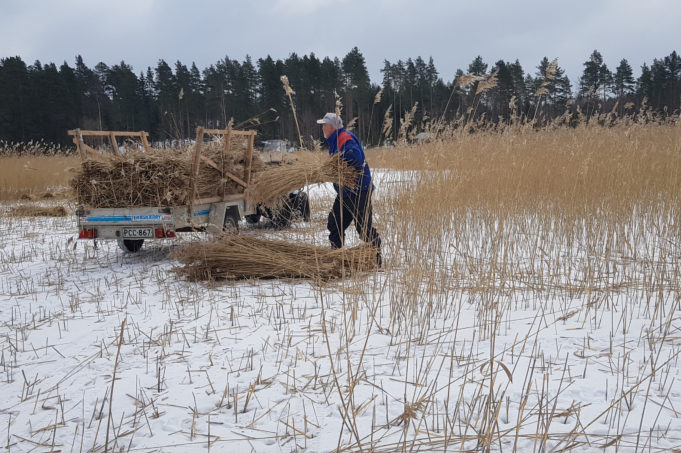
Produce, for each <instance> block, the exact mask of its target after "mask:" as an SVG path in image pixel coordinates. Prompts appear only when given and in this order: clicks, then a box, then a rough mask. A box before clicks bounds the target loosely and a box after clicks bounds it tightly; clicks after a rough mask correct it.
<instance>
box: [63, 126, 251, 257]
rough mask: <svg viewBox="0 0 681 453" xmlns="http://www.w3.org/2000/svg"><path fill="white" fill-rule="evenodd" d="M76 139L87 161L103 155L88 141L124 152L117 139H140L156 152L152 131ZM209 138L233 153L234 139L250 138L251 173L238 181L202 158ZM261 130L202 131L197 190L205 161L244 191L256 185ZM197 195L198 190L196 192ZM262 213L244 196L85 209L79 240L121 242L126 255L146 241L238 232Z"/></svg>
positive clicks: (195, 163) (195, 167)
mask: <svg viewBox="0 0 681 453" xmlns="http://www.w3.org/2000/svg"><path fill="white" fill-rule="evenodd" d="M68 133H69V134H70V135H71V136H73V141H74V144H75V145H76V148H77V150H78V152H79V154H80V157H81V159H82V160H83V161H85V160H87V159H88V158H89V157H90V155H92V154H93V153H99V151H98V150H96V149H94V148H92V147H90V146H88V145H87V144H85V142H84V139H83V137H87V136H90V137H93V136H94V137H104V138H108V139H109V140H110V142H111V147H110V150H111V152H114V153H118V152H120V150H119V148H118V144H117V141H116V137H118V136H124V137H139V138H140V139H141V141H142V146H143V149H144V150H146V151H147V152H149V151H150V148H149V145H148V141H147V133H146V132H143V131H142V132H116V131H114V132H111V131H82V130H80V129H75V130H71V131H68ZM206 135H222V136H224V138H225V139H224V143H225V145H224V146H225V150H226V151H229V146H230V137H231V136H233V135H242V136H246V138H247V140H248V149H247V153H248V154H247V156H246V162H247V168H246V170H245V174H244V175H241V176H237V175H234V174H232V173H231V172H229V171H227V170H226V169H221V168H218V164H217V163H215V162H213V161H212V160H211V159H210V158H208V157H206V156H203V155H201V147H202V143H203V138H204V136H206ZM254 139H255V131H235V130H231V128H228V129H203V128H201V127H199V128H198V129H197V135H196V143H195V145H194V155H193V160H192V173H191V174H192V178H193V181H192V187H193V186H194V184H195V181H196V179H197V178H198V174H199V170H200V167H201V166H200V165H199V164H200V162H204V163H205V164H207V165H209V166H211V167H214V168H215V169H217V170H220V171H221V172H222V174H223V175H224V176H226V177H228V178H230V179H232V180H233V181H235V182H236V183H238V184H239V185H241V186H243V187H244V189H246V188H247V187H248V185H249V184H250V182H251V166H252V161H253V143H254ZM192 193H194V191H193V192H192ZM257 214H258V208H257V206H255V205H253V204H252V203H249V202H248V201H247V200H246V198H245V196H244V194H243V193H240V194H223V195H222V196H220V197H213V198H204V199H195V198H194V197H192V200H191V203H189V204H188V205H182V206H171V207H164V206H149V207H134V208H122V207H113V206H112V207H107V208H90V207H87V206H79V207H78V208H77V210H76V217H77V225H78V238H79V239H86V240H116V241H117V242H118V246H119V247H120V248H121V249H122V250H124V251H126V252H137V251H139V250H140V248H141V247H142V244H143V243H144V242H145V241H149V240H168V239H175V238H176V237H177V233H181V232H190V231H205V232H209V233H220V232H234V231H237V230H238V224H239V221H240V220H241V219H242V218H244V217H245V216H248V218H249V219H252V218H253V216H255V215H257Z"/></svg>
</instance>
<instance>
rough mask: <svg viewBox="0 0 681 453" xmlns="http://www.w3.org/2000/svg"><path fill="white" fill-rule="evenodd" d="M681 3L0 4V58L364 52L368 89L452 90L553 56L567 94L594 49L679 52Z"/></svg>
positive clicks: (634, 59) (84, 0)
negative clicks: (415, 67)
mask: <svg viewBox="0 0 681 453" xmlns="http://www.w3.org/2000/svg"><path fill="white" fill-rule="evenodd" d="M680 24H681V1H679V0H572V1H563V2H557V1H552V0H477V1H474V0H473V1H472V0H466V1H459V0H449V1H446V0H422V1H413V0H412V1H407V0H242V1H232V0H223V1H219V0H194V1H188V0H108V1H99V0H0V57H8V56H15V55H19V56H21V57H22V58H23V59H24V61H26V62H27V63H29V64H30V63H33V62H34V61H35V60H40V61H41V62H43V63H46V62H55V63H57V64H61V63H62V62H64V61H66V62H68V63H69V64H70V65H72V66H73V63H74V60H75V56H76V55H77V54H80V55H82V56H83V58H84V60H85V63H86V64H87V65H88V66H90V67H93V66H95V65H96V64H97V63H98V62H100V61H103V62H105V63H107V64H109V65H112V64H117V63H119V62H120V61H121V60H125V62H126V63H128V64H132V66H133V68H134V70H135V72H137V73H139V72H140V71H141V70H145V69H146V67H147V66H152V67H154V66H155V65H156V63H157V61H158V59H160V58H163V59H165V60H166V61H167V62H168V63H170V64H171V65H172V64H173V63H174V62H175V61H177V60H180V61H182V62H183V63H185V64H187V65H189V64H191V62H196V64H197V66H198V67H199V69H203V68H205V67H206V66H209V65H211V64H213V63H215V62H216V61H217V60H219V59H221V58H224V57H225V56H229V57H230V58H232V59H237V60H240V61H241V60H243V59H244V58H245V56H246V55H247V54H248V55H251V56H252V57H253V59H254V60H257V59H258V58H261V57H265V56H266V55H268V54H269V55H271V56H272V57H273V58H282V59H284V58H286V57H287V56H288V55H289V54H290V53H291V52H296V53H298V54H299V55H301V56H302V55H304V54H309V53H310V52H314V53H315V54H316V55H317V56H318V57H320V58H322V57H324V56H330V57H339V58H342V57H343V56H344V55H345V54H347V53H348V51H349V50H350V49H352V47H354V46H357V47H359V49H360V51H361V52H362V53H363V55H364V57H365V59H366V63H367V67H368V69H369V73H370V75H371V78H372V81H373V82H375V83H380V81H381V73H380V69H381V68H382V66H383V60H384V59H387V60H389V61H391V62H393V63H394V62H396V61H397V60H398V59H402V60H406V59H407V58H409V57H412V58H415V57H417V56H419V55H420V56H422V57H423V58H424V59H425V60H426V61H427V59H428V57H430V56H432V57H433V59H434V60H435V66H436V67H437V69H438V71H439V72H440V76H441V77H442V78H443V79H444V80H445V81H451V80H452V79H453V76H454V73H455V71H456V70H457V69H458V68H461V69H463V70H464V71H465V70H466V69H467V67H468V64H469V63H470V62H471V61H472V60H473V58H475V56H477V55H482V57H483V58H484V60H485V62H487V63H489V64H490V65H492V64H493V63H494V62H496V61H497V60H499V59H503V60H507V61H514V60H515V59H518V60H520V63H521V64H522V66H523V68H524V69H525V71H526V72H531V73H532V74H534V72H535V67H536V66H537V64H538V62H539V60H540V59H541V58H542V57H544V56H547V57H548V58H549V60H551V59H553V58H555V57H558V62H559V65H560V66H561V67H562V68H564V69H566V72H567V74H568V76H569V77H570V80H571V81H572V84H573V89H574V87H575V86H576V84H577V81H578V77H579V75H580V74H581V71H582V64H583V62H584V61H585V60H586V59H587V58H588V57H589V55H590V54H591V52H592V51H593V50H594V49H598V50H599V51H600V52H601V53H602V54H603V57H604V59H605V62H606V64H607V65H608V67H609V68H610V69H611V70H613V71H614V69H615V68H616V67H617V65H618V64H619V61H620V60H621V59H622V58H627V59H628V60H629V62H630V64H631V65H632V67H633V68H634V74H635V75H636V76H638V74H639V73H640V66H641V64H642V63H643V62H644V61H645V62H648V63H650V62H652V60H653V58H661V57H664V56H666V55H668V54H669V53H671V51H672V50H676V51H677V52H679V51H681V37H680V36H681V32H680V28H681V27H680V26H679V25H680Z"/></svg>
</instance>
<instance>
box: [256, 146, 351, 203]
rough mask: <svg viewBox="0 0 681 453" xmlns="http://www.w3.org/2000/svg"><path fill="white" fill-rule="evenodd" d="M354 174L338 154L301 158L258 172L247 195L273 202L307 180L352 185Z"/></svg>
mask: <svg viewBox="0 0 681 453" xmlns="http://www.w3.org/2000/svg"><path fill="white" fill-rule="evenodd" d="M357 177H358V173H357V170H356V169H355V168H353V167H352V166H351V165H350V164H348V163H347V162H346V161H345V160H343V159H341V158H340V156H339V155H338V154H335V155H333V156H331V157H329V158H325V159H301V160H298V161H296V162H295V163H294V164H292V165H289V166H282V167H275V168H269V169H266V170H264V171H262V172H261V173H259V174H258V175H257V176H256V178H255V182H254V184H252V185H251V186H250V187H249V188H248V190H246V197H247V198H248V200H249V201H252V202H254V203H262V204H264V205H267V206H273V205H275V204H276V203H277V201H278V200H279V199H281V197H282V196H284V195H286V194H288V193H290V192H292V191H294V190H297V189H300V188H301V187H304V186H307V185H309V184H320V183H325V182H332V183H336V184H338V185H339V186H342V187H349V188H354V187H355V186H356V184H357Z"/></svg>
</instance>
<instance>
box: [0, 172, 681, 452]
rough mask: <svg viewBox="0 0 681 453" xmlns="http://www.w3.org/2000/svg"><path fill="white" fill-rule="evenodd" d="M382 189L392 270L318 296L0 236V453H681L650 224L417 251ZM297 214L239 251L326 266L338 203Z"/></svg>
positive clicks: (389, 180)
mask: <svg viewBox="0 0 681 453" xmlns="http://www.w3.org/2000/svg"><path fill="white" fill-rule="evenodd" d="M376 176H377V186H378V187H379V192H378V193H377V203H376V205H377V206H376V210H377V225H378V227H379V230H381V232H382V233H383V234H384V243H385V250H384V256H385V262H386V266H385V269H383V270H381V271H379V272H374V273H371V274H366V275H357V276H352V277H351V278H348V279H345V280H342V281H333V282H326V283H323V284H316V283H314V282H311V281H306V280H297V281H287V280H265V281H239V282H216V283H215V284H207V283H189V282H186V281H184V280H182V279H181V278H180V277H178V276H177V275H175V274H174V273H173V272H172V268H173V267H174V266H175V265H176V263H174V262H172V261H170V260H169V259H168V258H167V255H168V253H169V251H170V250H171V249H172V247H174V245H172V244H171V243H164V244H160V243H152V244H145V246H144V247H143V249H142V250H141V251H140V252H139V253H137V254H124V253H123V252H121V250H119V249H118V247H117V246H116V244H115V243H112V242H100V243H98V244H97V248H95V247H94V246H93V244H92V243H91V242H86V241H78V240H75V220H74V217H73V216H69V217H66V218H39V219H29V218H11V217H6V216H4V215H3V216H1V217H0V232H1V234H2V238H3V240H2V241H1V242H0V349H1V351H2V354H1V357H0V439H1V442H0V443H1V444H2V446H3V447H6V448H7V449H8V451H47V450H50V449H53V450H60V451H104V449H105V444H106V441H107V439H108V446H109V447H108V448H109V450H112V451H113V450H116V451H118V450H119V449H123V450H124V451H127V450H130V451H177V452H182V451H199V450H206V451H208V450H210V451H230V452H231V451H258V452H260V451H265V452H266V451H298V450H305V451H331V450H335V449H336V448H338V447H340V448H341V449H344V450H352V451H360V450H363V451H368V450H371V449H373V451H396V450H402V449H405V450H411V449H412V448H414V449H416V450H421V451H424V450H448V451H459V450H460V449H461V448H465V449H484V448H487V447H488V448H489V449H491V450H492V451H513V450H514V449H517V451H541V450H547V451H551V450H562V449H568V450H569V449H575V450H578V451H603V450H604V449H605V450H606V451H610V450H612V451H614V450H616V449H618V450H619V451H634V450H641V451H643V450H645V451H669V450H671V449H673V448H681V382H678V381H681V379H680V378H681V376H679V369H680V368H679V360H678V359H679V354H681V310H680V309H679V308H680V300H681V292H680V290H679V278H680V275H679V271H680V270H681V266H680V265H679V261H680V260H681V247H680V245H679V238H678V237H673V235H672V234H671V233H670V232H668V231H666V230H665V228H664V220H663V221H662V223H656V222H650V224H649V223H648V222H647V221H642V222H639V223H636V224H635V225H634V226H636V225H638V226H641V225H643V226H642V227H641V228H643V229H645V228H648V230H644V231H640V230H636V231H634V232H633V233H631V235H629V233H628V231H630V230H627V228H629V227H632V225H633V224H631V225H630V224H624V225H623V226H622V228H623V230H622V231H624V233H623V234H624V235H625V236H624V237H625V238H627V241H628V242H627V243H628V244H629V247H628V248H627V247H620V245H621V243H622V242H621V240H616V239H612V238H600V239H599V238H596V239H593V238H592V237H591V236H593V235H592V233H591V232H590V231H589V230H588V225H585V226H584V227H583V228H584V229H583V230H579V229H577V231H582V232H583V235H582V236H579V235H577V236H575V237H574V238H573V240H572V241H571V242H570V243H568V244H563V243H562V242H561V243H560V244H552V245H551V244H544V243H543V242H542V241H544V240H545V239H546V237H545V236H540V235H539V234H538V233H537V231H538V230H539V229H541V225H538V224H535V223H534V222H537V221H538V220H537V219H532V218H530V219H528V220H527V221H526V222H523V221H518V222H517V224H514V225H505V226H503V227H502V225H497V224H495V223H489V222H486V221H484V219H483V218H482V217H480V218H478V217H475V216H474V215H472V216H471V217H470V218H467V219H464V220H460V223H458V224H457V225H459V226H460V229H459V230H456V231H454V230H452V229H450V228H443V229H442V233H441V234H440V233H438V234H439V236H437V235H436V237H435V236H434V237H430V236H428V237H425V236H423V235H420V236H419V233H418V231H417V232H413V231H411V230H410V231H399V229H400V228H399V227H400V225H403V224H404V222H405V220H404V219H399V218H397V217H399V215H400V214H399V213H396V212H391V211H390V210H388V209H385V208H380V207H379V206H380V205H379V203H380V202H381V201H382V200H388V199H392V200H395V199H398V198H399V197H406V196H408V192H409V190H407V189H408V188H409V187H411V186H413V184H414V183H415V180H416V179H418V175H417V174H410V173H396V172H376ZM310 195H311V197H312V201H313V218H312V222H311V223H310V224H305V223H302V222H301V223H297V224H295V225H294V226H293V227H292V228H291V229H290V230H284V231H274V230H270V229H267V228H265V227H263V226H257V227H250V226H248V225H246V224H242V225H241V227H242V234H267V235H271V236H274V237H282V238H288V239H291V240H304V241H308V242H316V243H318V244H320V246H326V233H325V225H326V211H327V209H328V207H329V206H330V203H331V200H332V194H331V193H330V190H329V188H328V187H316V188H313V189H311V190H310ZM390 206H394V205H392V204H391V205H390ZM6 207H8V205H5V206H2V207H0V209H3V210H4V208H6ZM393 216H394V217H393ZM418 221H420V220H419V219H411V222H412V223H411V224H409V225H412V226H413V222H418ZM422 221H423V222H428V219H423V220H422ZM447 223H448V222H447V221H446V220H444V219H443V221H442V224H443V225H445V226H446V225H447ZM490 225H492V226H493V227H490ZM494 225H496V227H494ZM461 226H465V227H466V228H465V229H461ZM404 229H408V228H404ZM434 230H435V231H438V230H437V227H435V228H434ZM349 236H350V241H351V242H352V243H355V242H356V241H357V237H356V235H355V233H354V232H350V233H349ZM403 236H404V238H403ZM197 237H198V238H201V237H202V236H201V235H196V236H192V237H188V236H184V239H185V240H187V239H192V238H197ZM632 238H636V242H633V241H634V239H632ZM601 239H602V240H601ZM613 241H614V242H613ZM511 244H512V246H511ZM598 244H605V245H607V244H616V245H617V246H616V247H612V248H610V247H604V248H603V249H597V248H595V245H598ZM540 250H541V251H540ZM535 255H536V256H535ZM509 270H512V272H511V271H509ZM114 374H115V381H114V380H113V376H114Z"/></svg>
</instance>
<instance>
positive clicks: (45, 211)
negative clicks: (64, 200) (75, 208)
mask: <svg viewBox="0 0 681 453" xmlns="http://www.w3.org/2000/svg"><path fill="white" fill-rule="evenodd" d="M7 215H8V216H10V217H65V216H66V215H67V212H66V209H65V208H64V207H63V206H37V205H19V206H15V207H14V208H12V209H10V210H9V211H8V212H7Z"/></svg>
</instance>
